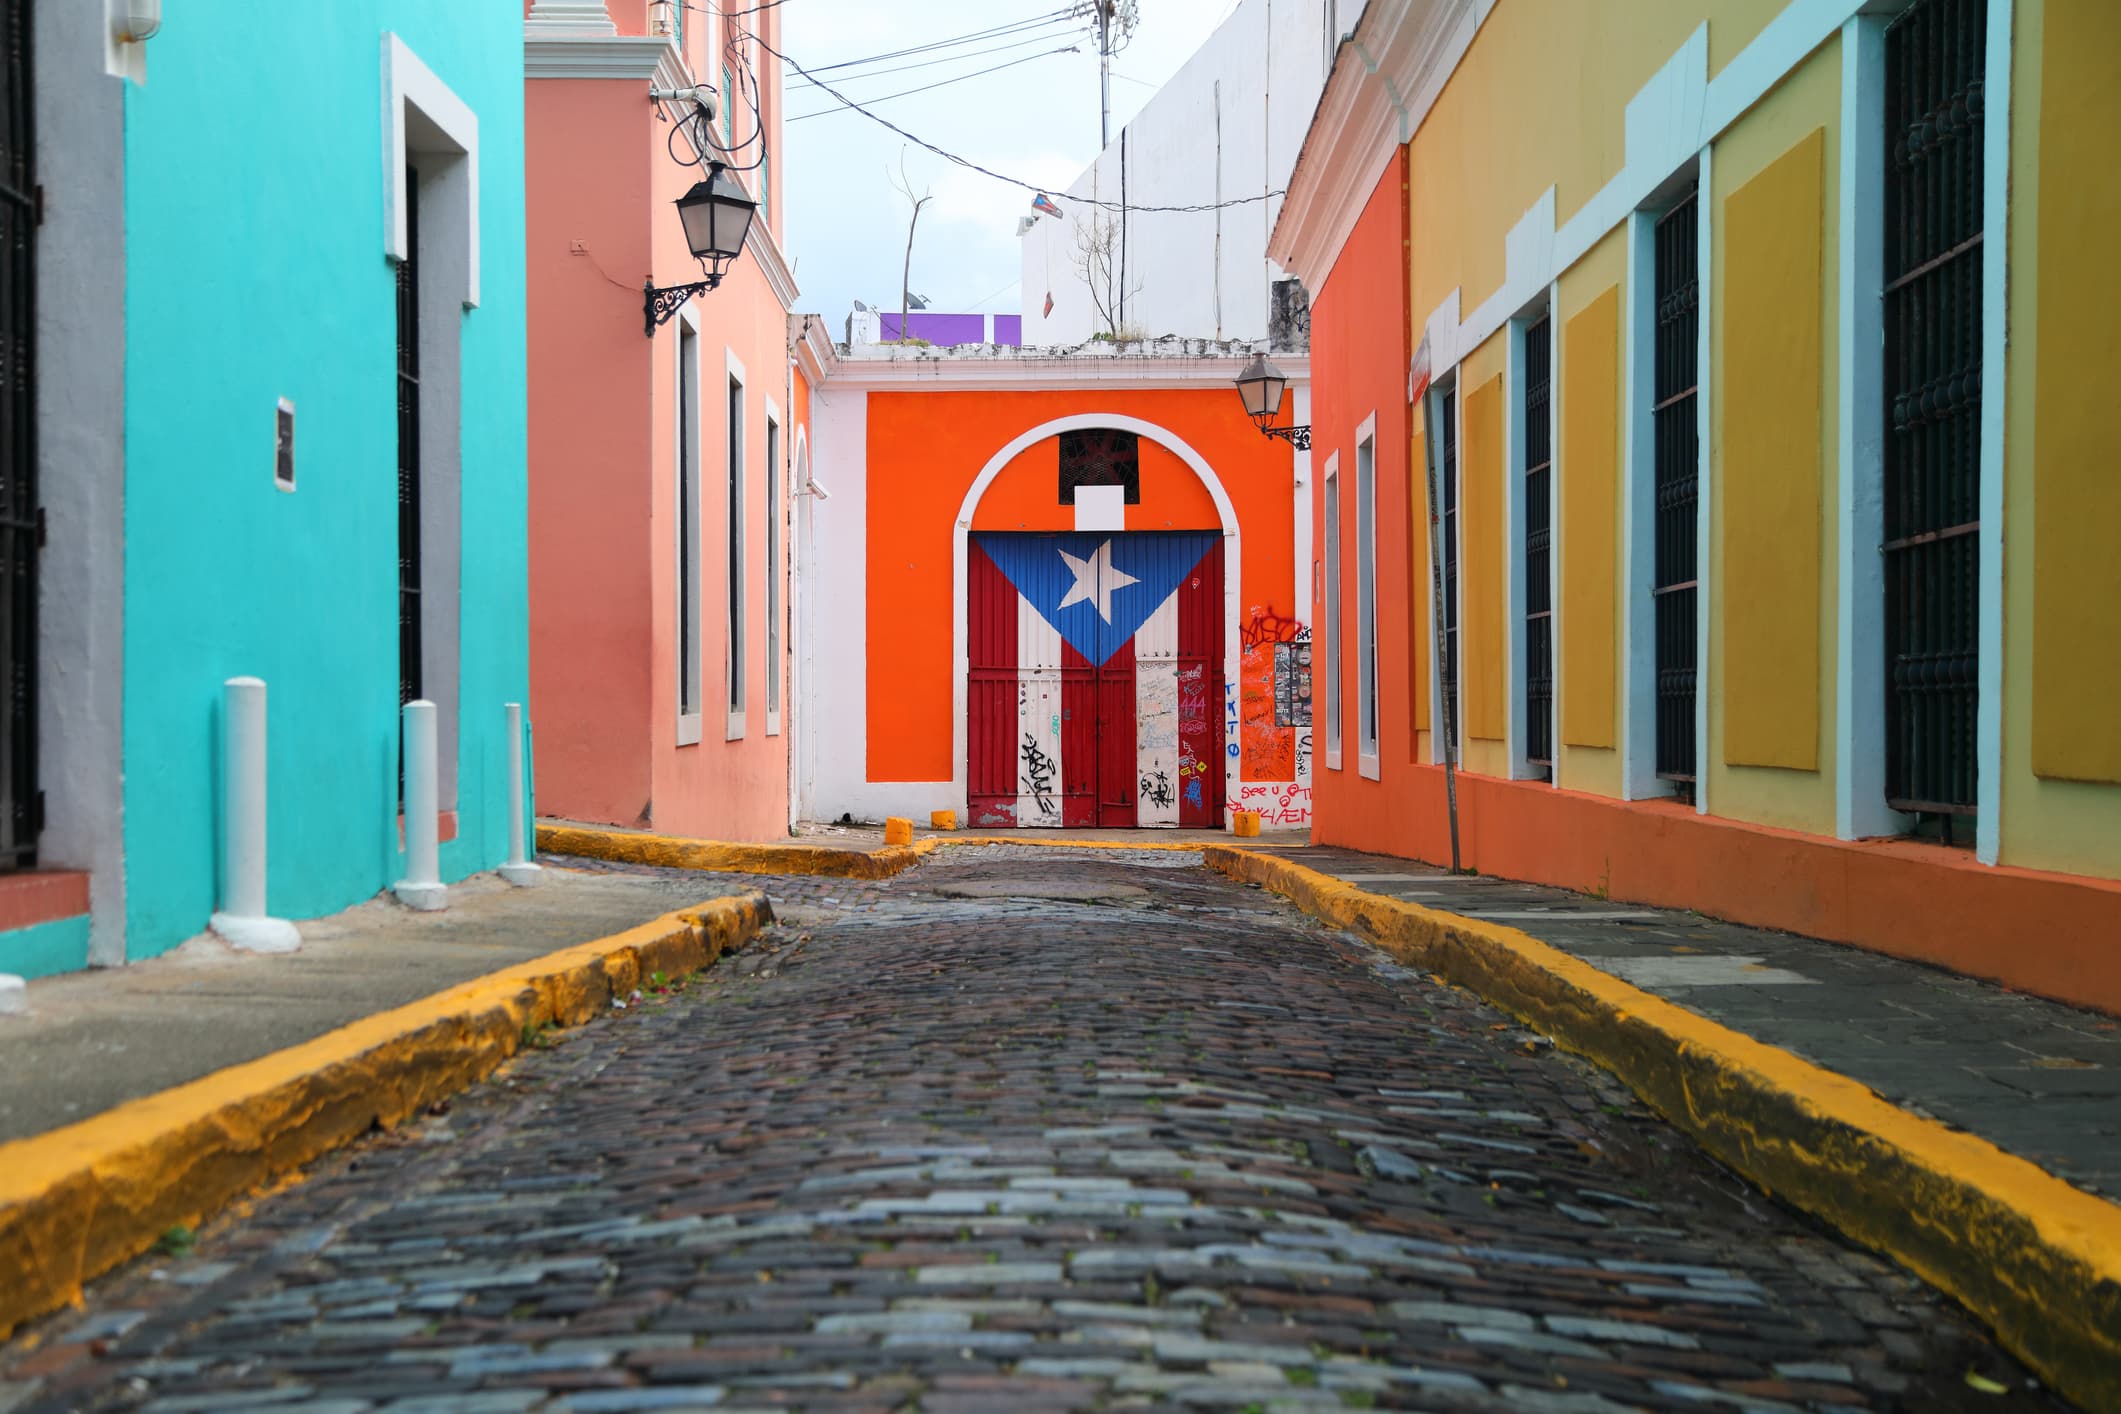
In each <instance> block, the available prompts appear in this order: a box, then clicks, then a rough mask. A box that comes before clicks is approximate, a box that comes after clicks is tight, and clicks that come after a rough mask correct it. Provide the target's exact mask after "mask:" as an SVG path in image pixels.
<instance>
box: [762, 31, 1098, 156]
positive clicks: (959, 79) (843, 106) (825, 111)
mask: <svg viewBox="0 0 2121 1414" xmlns="http://www.w3.org/2000/svg"><path fill="white" fill-rule="evenodd" d="M1078 52H1080V51H1079V50H1078V49H1077V48H1076V46H1074V45H1072V44H1071V45H1069V46H1067V47H1066V48H1064V49H1046V50H1042V51H1040V52H1039V53H1037V54H1026V55H1024V56H1023V57H1022V58H1020V59H1008V60H1004V61H1003V62H1001V63H999V64H993V65H990V66H989V67H987V68H984V69H974V70H973V71H972V72H971V73H969V74H957V75H955V76H953V77H951V78H947V79H937V80H936V81H935V82H934V83H928V84H922V85H921V86H920V87H919V88H905V89H900V90H899V91H898V92H897V93H884V94H879V95H877V96H876V97H875V98H871V99H869V100H867V101H868V102H870V103H889V102H890V101H891V100H892V99H894V98H909V97H911V96H912V95H914V94H916V93H926V92H927V91H928V90H929V89H931V88H947V87H949V86H950V85H951V84H954V83H963V82H964V81H965V80H966V79H976V78H979V77H981V76H982V75H985V74H992V73H999V72H1000V71H1001V70H1003V69H1013V68H1015V67H1016V66H1017V65H1018V64H1028V63H1030V62H1031V61H1033V60H1034V59H1046V58H1050V57H1052V56H1053V55H1055V54H1074V53H1078ZM818 87H819V88H825V85H823V84H819V85H818ZM825 92H827V93H830V94H832V96H833V97H834V98H840V95H839V94H838V93H835V92H833V90H831V89H829V88H825ZM849 108H853V109H855V110H856V111H857V112H866V110H864V109H862V108H861V107H860V105H858V104H855V103H852V102H849V101H848V100H846V99H844V98H840V106H839V107H836V108H820V109H818V110H817V111H815V112H812V113H798V114H796V115H795V116H794V117H792V118H788V119H785V120H784V121H786V122H790V123H800V122H802V121H803V120H804V119H806V118H823V117H827V116H829V115H831V114H833V113H842V112H845V111H846V110H847V109H849ZM921 145H922V146H923V147H926V146H927V144H926V143H922V144H921Z"/></svg>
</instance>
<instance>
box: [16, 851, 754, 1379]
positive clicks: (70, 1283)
mask: <svg viewBox="0 0 2121 1414" xmlns="http://www.w3.org/2000/svg"><path fill="white" fill-rule="evenodd" d="M772 918H773V910H772V908H771V907H770V905H768V903H767V902H766V899H765V897H764V896H763V895H761V894H756V893H752V894H741V895H736V896H734V897H729V898H719V899H715V900H713V901H711V902H709V903H705V904H702V905H700V906H698V907H696V908H685V909H679V910H676V911H675V912H671V913H666V914H664V915H663V916H662V917H660V918H657V919H655V920H653V921H651V922H648V923H644V924H642V925H640V926H639V927H637V928H630V929H628V930H626V931H625V932H623V933H614V934H612V935H611V936H609V937H605V938H599V939H597V940H596V941H595V942H589V943H583V944H580V945H578V946H575V947H571V948H565V949H562V950H561V951H559V952H555V953H550V954H547V955H546V956H544V957H541V958H536V959H533V960H532V961H529V962H525V963H521V964H519V965H517V966H515V967H510V968H506V969H504V970H502V971H499V972H494V973H490V974H488V975H486V976H484V977H479V978H476V979H474V980H472V981H469V982H465V983H461V984H459V985H458V986H455V987H451V988H449V989H447V990H446V991H441V992H437V993H435V994H434V995H433V996H430V997H424V998H422V999H421V1000H419V1001H416V1002H413V1003H410V1004H409V1005H406V1006H402V1007H398V1008H396V1009H395V1010H392V1011H386V1012H382V1013H379V1014H377V1015H375V1016H371V1017H366V1018H364V1019H362V1020H360V1021H356V1022H353V1023H351V1024H350V1025H347V1026H342V1027H340V1028H339V1029H338V1030H336V1031H331V1032H327V1033H326V1034H324V1035H322V1036H319V1037H317V1038H316V1039H315V1040H312V1041H306V1042H304V1043H302V1044H301V1045H298V1046H290V1047H288V1048H287V1049H285V1050H281V1051H275V1052H273V1053H272V1054H270V1055H266V1056H261V1057H259V1058H258V1059H257V1060H254V1061H248V1062H245V1063H244V1064H242V1065H235V1066H230V1067H228V1068H227V1069H225V1070H219V1071H216V1072H214V1073H213V1074H211V1075H207V1076H203V1077H201V1078H200V1079H198V1080H194V1081H191V1082H189V1083H188V1084H184V1085H179V1086H175V1087H173V1088H171V1089H168V1090H164V1091H161V1092H159V1093H157V1094H153V1095H147V1096H143V1097H141V1098H140V1099H137V1100H132V1101H128V1102H127V1103H125V1104H122V1105H119V1106H117V1107H116V1108H114V1109H111V1110H107V1111H105V1112H104V1113H103V1114H100V1115H97V1116H96V1117H94V1118H93V1119H87V1120H83V1121H82V1122H81V1123H79V1124H74V1125H69V1126H67V1127H66V1128H64V1129H58V1130H53V1131H52V1132H50V1133H48V1134H39V1135H34V1136H32V1137H30V1138H27V1139H18V1140H15V1141H14V1142H12V1143H9V1144H4V1145H0V1339H4V1338H5V1337H6V1336H7V1335H8V1334H9V1333H10V1332H12V1331H13V1330H14V1329H15V1327H17V1326H19V1325H20V1324H22V1323H23V1322H24V1321H27V1320H30V1319H32V1318H33V1317H36V1316H40V1315H43V1314H45V1313H46V1312H49V1311H53V1310H56V1309H58V1308H59V1307H61V1306H64V1305H66V1304H67V1303H68V1302H70V1301H74V1300H76V1299H78V1298H79V1296H80V1292H81V1287H82V1284H83V1283H85V1282H87V1281H89V1280H91V1279H93V1278H95V1277H97V1276H99V1275H101V1274H102V1273H104V1272H106V1271H109V1270H110V1269H111V1268H112V1267H115V1266H117V1265H118V1264H119V1263H121V1262H124V1261H126V1260H128V1259H129V1258H132V1257H134V1256H137V1255H138V1254H140V1253H141V1252H144V1251H146V1250H147V1249H148V1248H149V1247H151V1246H153V1245H154V1243H155V1242H156V1240H157V1239H158V1238H159V1237H160V1236H161V1235H162V1234H163V1233H164V1232H166V1231H168V1230H169V1229H170V1228H172V1227H175V1226H179V1225H183V1226H193V1225H196V1224H197V1223H198V1222H199V1221H200V1220H201V1219H202V1218H204V1217H205V1216H207V1215H208V1214H210V1213H212V1212H214V1211H215V1210H217V1209H219V1208H220V1207H222V1206H223V1205H225V1204H226V1203H228V1202H230V1201H231V1200H233V1199H236V1198H240V1197H242V1196H243V1195H244V1194H246V1193H250V1192H254V1191H256V1190H258V1189H259V1188H261V1187H264V1186H265V1185H267V1184H269V1183H271V1182H272V1181H274V1180H275V1179H277V1178H280V1177H282V1176H284V1175H286V1174H288V1173H289V1172H291V1171H293V1170H295V1169H297V1168H299V1167H300V1166H301V1165H303V1164H306V1163H308V1162H310V1161H311V1160H313V1159H315V1158H317V1157H318V1156H319V1155H322V1154H324V1153H326V1152H328V1151H329V1150H331V1149H333V1148H336V1147H338V1146H339V1145H341V1144H344V1143H346V1142H348V1141H349V1140H352V1139H356V1138H358V1137H360V1136H361V1135H362V1134H365V1133H367V1132H368V1130H369V1129H370V1128H371V1127H372V1126H375V1125H382V1126H386V1127H388V1126H391V1125H394V1124H396V1123H398V1122H399V1121H401V1120H403V1119H405V1118H406V1117H407V1116H409V1115H413V1114H417V1113H418V1112H419V1111H420V1110H422V1109H424V1108H425V1107H426V1106H428V1105H430V1104H433V1103H434V1102H435V1101H436V1100H438V1099H441V1098H442V1097H443V1096H446V1095H450V1094H453V1093H455V1092H456V1091H459V1090H461V1089H463V1088H464V1087H466V1086H468V1085H470V1084H472V1083H473V1082H475V1081H477V1080H479V1079H481V1078H483V1077H484V1076H486V1075H488V1074H490V1073H491V1072H492V1071H493V1070H494V1069H495V1067H497V1066H499V1065H500V1064H501V1063H502V1062H503V1061H505V1060H507V1059H508V1058H509V1057H510V1056H512V1055H514V1054H515V1053H516V1052H517V1050H518V1049H520V1048H521V1046H522V1044H523V1040H524V1037H525V1035H526V1034H527V1033H528V1032H529V1031H530V1030H531V1029H532V1028H534V1027H537V1026H541V1025H544V1024H546V1023H548V1022H558V1023H562V1024H568V1025H572V1024H574V1023H577V1022H581V1021H586V1020H588V1019H589V1018H590V1017H593V1016H595V1015H597V1014H598V1013H599V1012H601V1011H603V1010H604V1009H605V1008H606V1007H608V1006H609V1005H610V1002H611V999H612V997H614V996H624V995H625V994H627V993H628V992H631V991H632V990H633V989H634V988H635V987H636V986H637V985H638V984H639V983H640V981H641V979H642V978H645V977H648V976H650V975H652V974H654V973H656V972H661V973H663V974H665V975H666V976H670V977H679V976H683V975H684V974H686V973H689V972H694V971H697V970H699V969H700V968H703V967H706V966H708V965H709V964H711V963H712V962H714V960H715V959H716V958H717V957H719V956H720V955H721V954H722V953H723V952H724V951H729V950H733V949H736V948H739V947H742V946H743V944H744V943H745V942H746V941H747V940H749V939H750V938H751V937H752V936H753V935H754V934H755V933H756V932H757V931H758V930H759V928H760V927H761V926H763V925H764V924H766V923H768V922H771V921H772Z"/></svg>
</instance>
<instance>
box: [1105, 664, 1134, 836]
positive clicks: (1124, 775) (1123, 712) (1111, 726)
mask: <svg viewBox="0 0 2121 1414" xmlns="http://www.w3.org/2000/svg"><path fill="white" fill-rule="evenodd" d="M1138 715H1139V712H1138V704H1137V703H1136V701H1135V696H1134V640H1133V639H1131V638H1130V639H1128V640H1127V641H1126V642H1125V643H1122V644H1121V645H1120V646H1119V647H1117V648H1115V649H1113V650H1112V656H1111V657H1109V658H1107V659H1106V660H1105V665H1104V666H1103V667H1101V668H1099V669H1098V670H1097V823H1098V824H1099V825H1103V826H1105V827H1106V828H1108V829H1120V830H1131V829H1133V828H1134V827H1135V826H1136V825H1138V824H1140V823H1141V817H1140V816H1139V815H1138V814H1137V813H1136V811H1135V808H1134V788H1135V779H1134V774H1135V773H1134V765H1135V760H1136V755H1137V748H1136V742H1135V722H1136V719H1137V717H1138Z"/></svg>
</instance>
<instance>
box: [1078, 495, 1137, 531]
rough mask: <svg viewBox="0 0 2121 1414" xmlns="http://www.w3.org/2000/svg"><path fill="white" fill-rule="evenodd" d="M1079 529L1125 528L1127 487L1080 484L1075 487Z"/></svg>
mask: <svg viewBox="0 0 2121 1414" xmlns="http://www.w3.org/2000/svg"><path fill="white" fill-rule="evenodd" d="M1075 528H1076V529H1077V530H1125V529H1126V528H1127V488H1126V487H1124V486H1078V487H1076V488H1075Z"/></svg>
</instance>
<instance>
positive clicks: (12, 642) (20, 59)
mask: <svg viewBox="0 0 2121 1414" xmlns="http://www.w3.org/2000/svg"><path fill="white" fill-rule="evenodd" d="M32 8H33V6H32V3H31V0H5V4H4V8H0V26H4V27H5V28H4V31H0V47H4V53H0V684H4V688H0V691H4V692H5V702H4V705H0V772H4V773H5V775H4V778H0V870H5V869H21V868H27V867H28V866H30V865H33V864H35V863H36V862H37V832H38V830H39V829H40V828H41V827H42V825H43V814H44V811H43V807H42V805H41V800H42V797H41V795H40V794H39V792H38V790H37V542H38V540H39V538H40V537H39V535H38V531H37V525H38V511H37V358H36V347H37V311H36V291H37V267H36V255H37V201H36V191H37V182H36V176H35V173H34V171H33V170H32V167H31V157H32V154H33V151H34V137H33V135H32V133H31V124H30V114H31V94H30V48H29V46H30V12H31V10H32Z"/></svg>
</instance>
